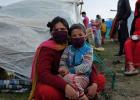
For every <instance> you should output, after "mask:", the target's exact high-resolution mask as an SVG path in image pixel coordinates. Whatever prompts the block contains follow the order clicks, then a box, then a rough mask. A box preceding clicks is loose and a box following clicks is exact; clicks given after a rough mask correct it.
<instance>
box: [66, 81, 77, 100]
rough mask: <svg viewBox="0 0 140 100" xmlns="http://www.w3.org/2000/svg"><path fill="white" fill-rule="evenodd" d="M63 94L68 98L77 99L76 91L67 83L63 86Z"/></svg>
mask: <svg viewBox="0 0 140 100" xmlns="http://www.w3.org/2000/svg"><path fill="white" fill-rule="evenodd" d="M65 95H66V97H68V98H69V99H70V100H77V99H78V94H77V92H76V91H75V90H74V89H73V88H72V87H71V86H70V85H69V84H67V85H66V87H65Z"/></svg>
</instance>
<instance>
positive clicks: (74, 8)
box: [0, 0, 81, 80]
mask: <svg viewBox="0 0 140 100" xmlns="http://www.w3.org/2000/svg"><path fill="white" fill-rule="evenodd" d="M79 4H80V0H24V1H21V2H18V3H14V4H11V5H8V6H5V7H2V8H1V9H0V68H3V69H5V70H6V71H8V72H12V73H14V74H15V75H16V77H18V78H20V79H23V80H29V79H30V74H31V64H32V59H33V55H34V52H35V50H36V48H37V46H38V45H39V44H40V43H41V42H43V41H44V40H47V39H48V38H49V37H50V34H49V30H48V29H47V27H46V24H47V22H49V21H51V20H52V19H53V18H54V17H56V16H61V17H64V18H66V19H67V21H68V22H69V24H70V25H71V24H73V23H80V22H81V17H80V6H78V5H79Z"/></svg>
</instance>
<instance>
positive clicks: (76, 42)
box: [71, 37, 85, 48]
mask: <svg viewBox="0 0 140 100" xmlns="http://www.w3.org/2000/svg"><path fill="white" fill-rule="evenodd" d="M84 42H85V37H78V38H71V44H72V45H73V46H74V47H75V48H80V47H82V46H83V45H84Z"/></svg>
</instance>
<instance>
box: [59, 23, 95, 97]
mask: <svg viewBox="0 0 140 100" xmlns="http://www.w3.org/2000/svg"><path fill="white" fill-rule="evenodd" d="M69 35H70V38H71V44H72V45H70V46H68V47H67V48H66V49H65V50H64V52H63V54H62V57H61V60H60V68H59V70H58V71H59V73H60V75H61V76H63V78H64V80H66V81H67V82H68V83H69V84H70V85H71V86H72V87H73V88H74V89H75V90H76V91H77V94H78V96H79V99H80V100H88V98H87V96H86V95H85V93H84V89H85V88H86V87H87V86H88V84H89V75H90V72H91V66H92V61H93V49H92V48H91V47H90V45H89V44H87V43H86V29H85V27H84V26H83V25H82V24H74V25H72V26H71V28H70V30H69Z"/></svg>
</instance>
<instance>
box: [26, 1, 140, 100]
mask: <svg viewBox="0 0 140 100" xmlns="http://www.w3.org/2000/svg"><path fill="white" fill-rule="evenodd" d="M127 8H129V9H127ZM122 9H125V10H122ZM126 10H128V11H126ZM130 11H131V10H130V5H129V1H128V0H119V1H118V9H117V15H116V17H115V21H116V22H114V23H115V24H116V23H117V25H116V26H115V27H117V29H116V30H117V31H118V38H119V39H118V40H119V43H120V48H119V52H118V54H117V55H118V56H121V55H123V54H124V53H125V60H126V62H125V72H124V74H125V75H134V74H138V73H139V72H138V70H137V68H138V67H139V66H140V54H139V53H138V52H139V51H140V0H137V2H136V7H135V13H134V15H135V18H134V20H133V23H132V28H131V36H130V37H128V36H129V35H128V29H127V19H128V17H129V16H130V13H131V12H130ZM81 14H82V17H84V19H83V24H80V23H77V24H73V25H72V26H71V27H70V28H69V25H68V22H67V21H66V20H65V19H64V18H62V17H59V16H58V17H55V18H54V19H53V20H52V21H51V22H49V23H48V24H47V26H48V27H49V29H50V34H51V36H52V37H51V38H50V39H49V40H47V41H44V42H43V43H42V44H40V46H39V47H38V49H37V51H36V54H35V57H34V61H33V66H32V90H31V93H30V96H29V98H28V100H32V99H33V98H34V100H90V99H91V100H92V99H93V100H94V99H95V98H96V97H97V94H98V93H99V92H102V91H103V90H104V88H105V83H106V79H105V77H104V75H103V74H99V73H97V69H96V67H95V66H94V64H93V55H94V53H93V47H92V46H91V45H90V44H89V42H88V41H87V40H86V39H87V36H88V34H87V31H86V30H88V29H91V30H90V32H91V33H92V35H93V39H94V42H95V47H97V48H98V47H101V46H102V44H104V43H105V35H106V31H107V29H106V24H105V19H102V18H101V16H100V15H97V16H96V19H95V20H94V19H92V20H91V21H89V18H88V17H87V15H86V12H82V13H81ZM115 24H114V25H115ZM113 28H114V26H113ZM114 29H115V28H114ZM116 30H115V31H114V30H111V32H112V34H113V32H116Z"/></svg>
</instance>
